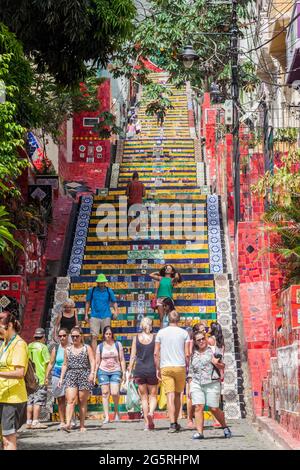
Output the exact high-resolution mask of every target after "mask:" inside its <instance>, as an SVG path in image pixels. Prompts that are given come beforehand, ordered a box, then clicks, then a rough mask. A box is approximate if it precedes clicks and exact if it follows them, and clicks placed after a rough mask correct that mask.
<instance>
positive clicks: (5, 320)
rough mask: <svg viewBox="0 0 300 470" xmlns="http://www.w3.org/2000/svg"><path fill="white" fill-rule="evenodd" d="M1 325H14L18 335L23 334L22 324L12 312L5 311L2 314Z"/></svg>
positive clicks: (0, 317)
mask: <svg viewBox="0 0 300 470" xmlns="http://www.w3.org/2000/svg"><path fill="white" fill-rule="evenodd" d="M0 323H1V325H3V326H6V327H8V325H9V323H11V324H12V327H13V329H14V330H15V332H16V333H20V332H21V329H22V327H21V323H20V322H19V320H17V319H16V317H15V315H14V314H13V313H11V312H8V311H5V312H1V313H0Z"/></svg>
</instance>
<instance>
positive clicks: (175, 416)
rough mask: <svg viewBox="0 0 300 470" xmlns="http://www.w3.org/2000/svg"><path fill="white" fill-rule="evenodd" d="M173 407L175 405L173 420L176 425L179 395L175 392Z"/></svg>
mask: <svg viewBox="0 0 300 470" xmlns="http://www.w3.org/2000/svg"><path fill="white" fill-rule="evenodd" d="M174 405H175V414H174V418H175V421H174V422H175V423H177V421H178V416H179V413H180V408H181V393H180V392H179V393H177V392H175V396H174Z"/></svg>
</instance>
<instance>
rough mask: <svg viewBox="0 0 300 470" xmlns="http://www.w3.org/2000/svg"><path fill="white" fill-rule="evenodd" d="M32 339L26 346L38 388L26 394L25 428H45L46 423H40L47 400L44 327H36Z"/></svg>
mask: <svg viewBox="0 0 300 470" xmlns="http://www.w3.org/2000/svg"><path fill="white" fill-rule="evenodd" d="M33 337H34V341H33V342H32V343H30V344H29V346H28V354H29V358H30V359H31V360H32V362H33V364H34V365H35V371H36V376H37V378H38V381H39V387H38V389H37V390H36V391H35V392H34V393H32V394H31V395H29V396H28V402H27V426H26V427H27V429H47V427H48V426H47V425H46V424H43V423H40V413H41V408H42V406H45V404H46V401H47V386H46V385H45V379H46V370H47V367H48V364H49V361H50V354H49V351H48V348H47V346H46V344H45V341H46V338H45V330H44V328H37V329H36V330H35V332H34V336H33Z"/></svg>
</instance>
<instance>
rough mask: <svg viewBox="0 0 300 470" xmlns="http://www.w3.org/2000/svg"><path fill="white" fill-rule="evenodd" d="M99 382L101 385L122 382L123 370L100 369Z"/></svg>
mask: <svg viewBox="0 0 300 470" xmlns="http://www.w3.org/2000/svg"><path fill="white" fill-rule="evenodd" d="M97 375H98V382H99V385H109V384H120V383H121V378H122V373H121V371H117V372H106V371H104V370H101V369H99V370H98V374H97Z"/></svg>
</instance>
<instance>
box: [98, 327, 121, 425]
mask: <svg viewBox="0 0 300 470" xmlns="http://www.w3.org/2000/svg"><path fill="white" fill-rule="evenodd" d="M96 377H98V382H99V385H100V386H101V391H102V403H103V409H104V414H105V419H104V421H103V424H106V423H109V421H110V420H109V396H110V395H111V396H112V399H113V402H114V412H115V415H114V420H115V421H119V420H120V417H119V411H118V406H119V398H120V384H121V382H125V379H126V365H125V358H124V353H123V347H122V344H121V343H120V342H119V341H115V340H114V335H113V331H112V329H111V327H110V326H106V327H105V328H104V330H103V342H102V343H101V344H99V345H98V347H97V351H96V369H95V380H96Z"/></svg>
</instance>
